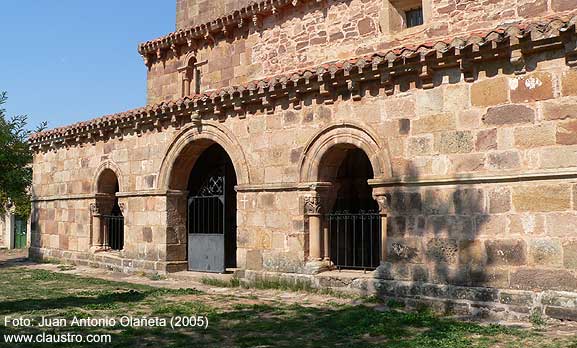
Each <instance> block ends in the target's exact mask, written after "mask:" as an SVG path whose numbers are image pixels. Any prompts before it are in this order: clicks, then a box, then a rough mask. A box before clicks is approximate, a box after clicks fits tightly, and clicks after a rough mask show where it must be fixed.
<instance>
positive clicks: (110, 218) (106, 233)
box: [91, 161, 124, 251]
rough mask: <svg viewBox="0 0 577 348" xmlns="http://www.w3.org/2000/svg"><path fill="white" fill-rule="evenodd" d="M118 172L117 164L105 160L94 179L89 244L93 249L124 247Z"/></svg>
mask: <svg viewBox="0 0 577 348" xmlns="http://www.w3.org/2000/svg"><path fill="white" fill-rule="evenodd" d="M119 173H120V169H119V168H118V166H116V165H115V164H114V163H113V162H110V161H106V162H104V163H102V164H101V165H100V166H99V169H98V171H97V175H96V177H95V180H94V190H95V199H94V203H93V204H92V205H91V212H92V221H93V223H92V236H91V245H92V246H93V247H95V250H118V251H120V250H123V249H124V216H123V210H124V207H123V204H122V203H120V202H119V199H118V193H119V192H121V185H120V180H119V177H120V175H119Z"/></svg>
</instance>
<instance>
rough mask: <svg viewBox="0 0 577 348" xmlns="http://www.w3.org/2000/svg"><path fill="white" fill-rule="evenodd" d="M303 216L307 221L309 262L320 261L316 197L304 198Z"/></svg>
mask: <svg viewBox="0 0 577 348" xmlns="http://www.w3.org/2000/svg"><path fill="white" fill-rule="evenodd" d="M305 214H306V215H307V216H308V219H309V261H320V260H321V257H322V256H323V254H322V253H321V244H322V241H321V236H322V231H321V203H320V197H319V196H318V195H316V194H315V195H314V196H308V197H305Z"/></svg>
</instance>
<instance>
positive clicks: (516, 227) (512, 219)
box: [509, 214, 545, 235]
mask: <svg viewBox="0 0 577 348" xmlns="http://www.w3.org/2000/svg"><path fill="white" fill-rule="evenodd" d="M509 233H510V234H511V235H515V234H517V235H540V234H544V233H545V218H544V217H543V216H542V215H535V214H518V215H510V216H509Z"/></svg>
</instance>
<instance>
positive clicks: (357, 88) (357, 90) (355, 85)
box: [347, 80, 362, 100]
mask: <svg viewBox="0 0 577 348" xmlns="http://www.w3.org/2000/svg"><path fill="white" fill-rule="evenodd" d="M347 89H348V90H349V92H351V98H352V99H353V100H361V98H362V97H361V84H360V82H359V81H353V80H348V81H347Z"/></svg>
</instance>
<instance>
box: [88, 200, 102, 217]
mask: <svg viewBox="0 0 577 348" xmlns="http://www.w3.org/2000/svg"><path fill="white" fill-rule="evenodd" d="M90 214H92V216H96V215H100V207H99V206H98V204H96V203H90Z"/></svg>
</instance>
